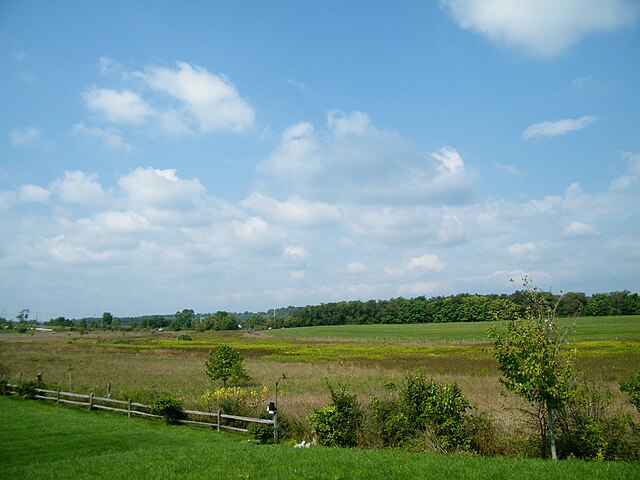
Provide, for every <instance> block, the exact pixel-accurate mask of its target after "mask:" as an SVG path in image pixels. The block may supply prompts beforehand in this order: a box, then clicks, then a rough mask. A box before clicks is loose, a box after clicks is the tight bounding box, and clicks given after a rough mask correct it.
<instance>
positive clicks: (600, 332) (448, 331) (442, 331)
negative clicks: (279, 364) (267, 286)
mask: <svg viewBox="0 0 640 480" xmlns="http://www.w3.org/2000/svg"><path fill="white" fill-rule="evenodd" d="M559 322H560V323H561V324H563V325H566V326H567V327H568V330H569V336H568V338H569V340H575V341H597V340H604V341H616V340H619V341H634V340H640V315H627V316H617V317H579V318H571V319H559ZM499 323H500V322H462V323H460V322H457V323H420V324H375V325H336V326H321V327H299V328H281V329H277V330H268V331H267V334H268V335H271V336H273V337H280V338H335V339H367V340H432V341H450V342H460V341H462V342H485V341H488V339H487V330H488V329H489V328H490V327H492V326H494V325H496V324H499Z"/></svg>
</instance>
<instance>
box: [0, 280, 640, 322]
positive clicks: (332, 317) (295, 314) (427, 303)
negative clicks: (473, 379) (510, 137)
mask: <svg viewBox="0 0 640 480" xmlns="http://www.w3.org/2000/svg"><path fill="white" fill-rule="evenodd" d="M541 296H542V297H543V298H544V299H545V301H546V302H547V304H548V306H550V307H551V308H554V309H555V311H556V315H557V316H558V317H574V316H616V315H640V296H639V295H638V294H637V293H631V292H630V291H629V290H623V291H618V292H610V293H596V294H593V295H586V294H584V293H580V292H568V293H566V294H563V295H556V294H553V293H551V292H541ZM526 305H527V301H526V292H525V291H515V292H514V293H511V294H489V295H478V294H469V293H460V294H457V295H449V296H437V297H431V298H426V297H425V296H419V297H415V298H403V297H397V298H391V299H389V300H368V301H361V300H352V301H342V302H333V303H322V304H320V305H307V306H305V307H292V306H289V307H283V308H277V309H274V310H269V311H268V312H258V313H251V312H244V313H232V312H226V311H217V312H215V313H206V314H197V313H195V312H194V310H193V309H187V308H185V309H183V310H181V311H177V312H176V313H175V314H170V315H145V316H141V317H114V316H113V315H112V314H111V313H110V312H104V313H103V314H102V317H100V318H82V319H67V318H65V317H57V318H53V319H51V320H49V321H48V322H44V324H45V325H47V326H49V327H57V328H68V329H73V330H134V329H145V330H146V329H166V330H173V331H181V330H196V331H206V330H237V329H239V328H244V329H249V330H262V329H268V328H289V327H307V326H321V325H354V324H380V323H397V324H408V323H445V322H486V321H494V320H503V319H508V318H513V317H515V316H518V315H522V314H523V312H524V310H525V308H526ZM36 323H37V322H36V321H35V320H33V319H32V318H29V310H28V309H24V310H21V311H20V313H19V314H18V315H17V316H16V320H15V321H10V320H7V319H6V318H4V317H0V330H7V329H16V330H19V331H27V330H29V329H32V328H35V327H36Z"/></svg>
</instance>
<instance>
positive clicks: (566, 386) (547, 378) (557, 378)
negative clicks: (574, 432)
mask: <svg viewBox="0 0 640 480" xmlns="http://www.w3.org/2000/svg"><path fill="white" fill-rule="evenodd" d="M524 285H525V287H526V288H525V292H524V294H525V295H526V297H527V306H526V313H525V315H523V316H516V317H512V318H510V319H506V321H505V328H504V329H499V328H498V327H492V328H491V329H489V338H491V339H492V340H493V342H494V348H493V356H494V357H495V358H496V360H497V361H498V365H499V369H500V372H502V374H503V375H504V377H503V378H501V379H500V381H501V383H502V384H503V385H504V386H505V387H506V388H507V389H509V390H511V391H512V392H514V393H516V394H517V395H520V396H522V397H524V398H525V399H526V400H528V401H530V402H532V403H534V404H537V405H538V406H540V407H542V408H543V409H544V410H546V417H547V428H548V431H549V437H550V440H551V442H550V443H551V457H552V458H553V459H554V460H557V459H558V455H557V453H556V444H555V428H554V421H553V420H554V412H555V411H557V410H558V409H559V408H560V407H561V406H562V405H564V404H565V403H566V402H567V401H568V400H570V399H571V398H572V397H573V396H574V394H575V388H574V386H575V381H574V370H573V352H572V351H569V350H568V349H567V348H566V329H564V328H562V327H561V326H560V325H558V323H557V322H556V315H555V308H554V307H553V306H550V305H549V303H548V302H547V300H546V299H545V296H544V294H543V293H542V292H540V291H539V290H537V289H536V288H534V287H532V286H531V285H530V283H529V281H528V280H527V279H525V281H524ZM544 433H545V432H544V431H543V432H541V437H542V438H541V440H542V441H544Z"/></svg>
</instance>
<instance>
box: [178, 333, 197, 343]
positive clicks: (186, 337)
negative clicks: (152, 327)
mask: <svg viewBox="0 0 640 480" xmlns="http://www.w3.org/2000/svg"><path fill="white" fill-rule="evenodd" d="M176 339H177V340H185V341H188V342H190V341H191V340H193V337H192V336H191V335H189V334H188V333H179V334H178V336H177V337H176Z"/></svg>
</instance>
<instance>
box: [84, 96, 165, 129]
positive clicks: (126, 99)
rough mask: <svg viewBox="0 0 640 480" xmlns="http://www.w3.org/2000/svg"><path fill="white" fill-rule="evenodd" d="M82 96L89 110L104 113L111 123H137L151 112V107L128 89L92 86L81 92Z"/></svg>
mask: <svg viewBox="0 0 640 480" xmlns="http://www.w3.org/2000/svg"><path fill="white" fill-rule="evenodd" d="M82 98H83V99H84V102H85V104H86V106H87V108H88V109H89V110H91V111H92V112H97V113H100V114H102V115H104V116H105V117H106V119H107V120H109V121H110V122H112V123H118V124H130V125H139V124H141V123H144V122H145V121H146V119H147V118H148V117H149V116H150V115H151V114H152V110H151V107H150V106H149V105H147V103H146V102H145V101H144V100H143V99H142V98H141V97H140V96H139V95H138V94H137V93H134V92H132V91H130V90H123V91H121V92H118V91H116V90H111V89H109V88H96V87H93V88H91V89H89V90H87V91H86V92H83V93H82Z"/></svg>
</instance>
